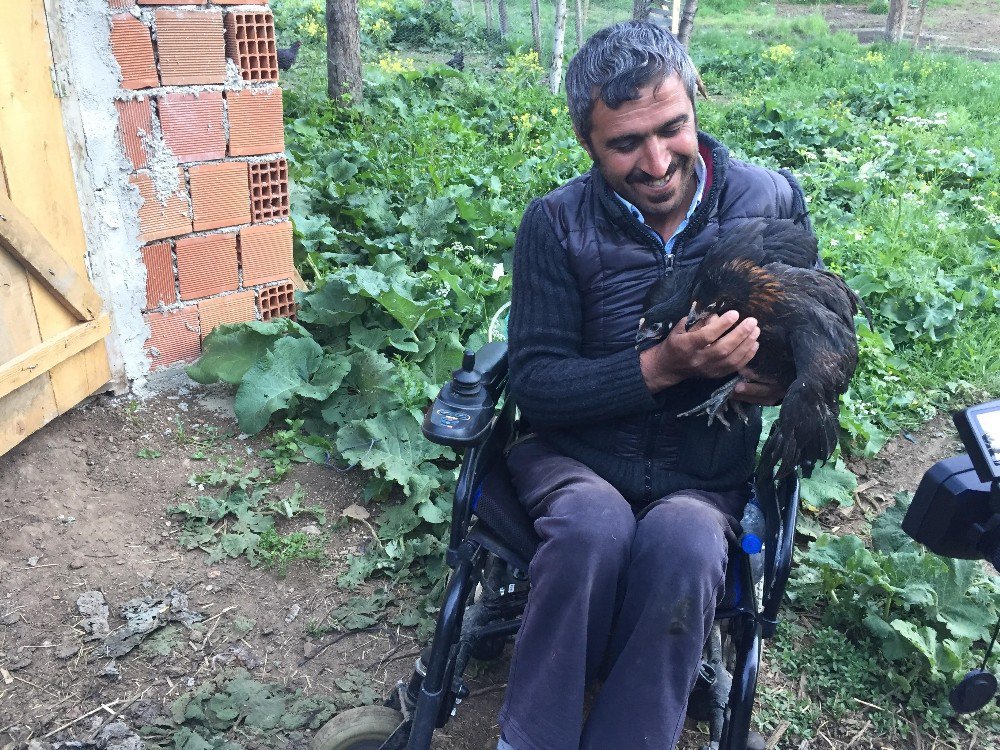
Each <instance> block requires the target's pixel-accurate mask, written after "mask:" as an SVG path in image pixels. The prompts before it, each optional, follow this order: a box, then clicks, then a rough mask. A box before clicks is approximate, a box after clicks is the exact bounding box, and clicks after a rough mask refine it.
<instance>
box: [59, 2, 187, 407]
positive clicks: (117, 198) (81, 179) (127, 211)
mask: <svg viewBox="0 0 1000 750" xmlns="http://www.w3.org/2000/svg"><path fill="white" fill-rule="evenodd" d="M46 15H47V17H48V23H49V35H50V37H51V39H52V47H53V55H54V57H55V63H56V68H57V70H58V71H59V73H60V76H62V77H63V78H64V79H65V80H66V81H67V82H68V87H67V92H66V95H65V96H64V97H63V98H62V105H63V106H62V109H63V119H64V122H65V126H66V133H67V139H68V141H69V145H70V152H71V154H72V157H73V169H74V174H75V176H76V183H77V193H78V195H79V200H80V212H81V215H82V218H83V227H84V232H85V235H86V240H87V257H86V262H87V267H88V269H89V271H90V278H91V281H92V282H93V284H94V286H95V288H96V289H97V291H98V293H99V294H100V295H101V297H102V298H103V299H104V303H105V309H106V310H107V311H108V312H110V314H111V320H112V331H111V335H110V336H108V338H107V340H106V341H107V348H108V357H109V360H110V363H111V372H112V377H113V378H114V385H115V388H116V390H119V391H120V390H124V389H126V388H128V383H129V381H132V382H133V384H136V385H141V384H142V383H143V382H144V381H145V377H146V374H147V373H148V371H149V361H148V359H147V357H146V354H145V352H144V350H143V347H144V344H145V342H146V340H147V339H148V338H149V327H148V326H147V325H146V323H145V321H144V320H143V317H142V308H143V307H144V305H145V299H146V267H145V265H144V264H143V262H142V254H141V252H140V251H139V246H140V244H141V243H140V242H139V208H140V206H141V205H142V199H141V198H140V197H139V192H138V190H137V189H135V188H133V187H132V186H131V185H130V184H129V180H128V177H129V174H130V172H131V165H130V163H129V161H128V159H127V158H126V156H125V153H124V150H123V149H122V146H121V143H120V140H119V138H118V134H117V128H116V125H117V123H118V112H117V110H116V109H115V104H114V102H115V98H116V97H117V96H119V94H120V89H119V85H118V81H119V67H118V63H117V61H116V60H115V58H114V55H113V54H112V52H111V45H110V28H111V15H112V11H111V9H110V8H109V7H108V4H107V2H106V0H46ZM174 180H175V181H176V175H175V177H174ZM157 192H158V193H160V186H159V185H158V190H157Z"/></svg>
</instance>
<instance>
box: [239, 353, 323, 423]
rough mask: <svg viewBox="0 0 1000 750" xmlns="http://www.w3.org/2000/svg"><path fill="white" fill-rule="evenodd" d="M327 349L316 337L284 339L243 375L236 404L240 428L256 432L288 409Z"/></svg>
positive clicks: (317, 366)
mask: <svg viewBox="0 0 1000 750" xmlns="http://www.w3.org/2000/svg"><path fill="white" fill-rule="evenodd" d="M322 357H323V349H322V348H321V347H320V345H319V344H317V343H316V342H315V341H314V340H313V339H312V338H301V339H293V338H286V339H280V340H279V341H278V342H277V343H275V345H274V347H273V348H272V349H271V351H269V352H267V353H266V354H265V355H264V357H262V358H261V359H260V360H258V361H257V362H256V363H255V364H254V366H253V367H251V368H250V369H249V370H248V371H247V373H246V375H244V376H243V383H242V384H241V385H240V388H239V390H238V391H237V392H236V399H235V402H234V404H233V406H234V407H235V410H236V418H237V420H238V421H239V424H240V429H241V430H243V432H245V433H247V434H248V435H256V434H257V433H258V432H260V431H261V430H263V429H264V427H266V426H267V423H268V422H269V421H270V419H271V415H272V414H274V412H276V411H278V410H279V409H286V408H288V407H289V405H291V403H292V401H293V399H295V397H296V396H297V395H298V393H299V391H300V390H301V389H302V387H303V386H306V385H307V384H308V383H309V378H310V377H311V376H312V375H313V373H315V372H316V370H317V369H318V368H319V366H320V362H321V359H322Z"/></svg>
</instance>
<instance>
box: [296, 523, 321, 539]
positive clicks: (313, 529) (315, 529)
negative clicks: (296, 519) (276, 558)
mask: <svg viewBox="0 0 1000 750" xmlns="http://www.w3.org/2000/svg"><path fill="white" fill-rule="evenodd" d="M299 531H301V532H302V533H303V534H308V535H309V536H319V535H320V534H322V533H323V532H322V531H320V528H319V526H317V525H316V524H314V523H311V524H309V525H308V526H303V527H302V528H301V529H299Z"/></svg>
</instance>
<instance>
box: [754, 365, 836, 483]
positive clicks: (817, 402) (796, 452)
mask: <svg viewBox="0 0 1000 750" xmlns="http://www.w3.org/2000/svg"><path fill="white" fill-rule="evenodd" d="M839 429H840V410H839V407H838V405H837V401H836V398H835V397H834V399H833V401H832V406H831V403H830V402H828V401H826V400H824V398H823V396H822V394H821V393H819V392H817V391H816V390H814V389H810V388H809V387H808V386H807V385H806V384H805V383H804V382H803V381H801V380H797V381H796V382H795V383H793V384H792V387H791V388H790V389H789V391H788V395H786V396H785V400H784V402H783V403H782V405H781V411H780V412H779V413H778V418H777V419H776V420H774V423H773V424H772V425H771V431H770V432H769V433H768V435H767V440H766V441H765V442H764V447H763V449H762V450H761V455H760V463H759V464H758V474H760V475H763V476H768V475H770V474H774V477H775V479H781V478H782V477H786V476H788V475H790V474H792V473H793V472H794V471H795V469H796V467H799V466H801V467H802V468H803V472H804V473H805V475H806V476H809V475H810V474H811V473H812V469H813V467H814V466H815V465H816V464H817V463H822V462H825V461H826V460H827V459H829V458H830V456H831V455H832V454H833V451H834V450H835V449H836V447H837V435H838V432H839Z"/></svg>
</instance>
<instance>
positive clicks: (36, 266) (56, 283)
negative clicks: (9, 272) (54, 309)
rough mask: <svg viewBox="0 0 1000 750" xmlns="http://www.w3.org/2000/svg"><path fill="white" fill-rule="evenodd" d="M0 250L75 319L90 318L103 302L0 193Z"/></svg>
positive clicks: (99, 309) (92, 317)
mask: <svg viewBox="0 0 1000 750" xmlns="http://www.w3.org/2000/svg"><path fill="white" fill-rule="evenodd" d="M0 250H6V251H7V252H8V253H10V254H11V255H13V256H14V257H15V258H17V259H18V260H19V261H21V265H23V266H24V270H26V271H27V272H28V273H30V274H31V275H32V276H33V277H34V278H36V279H37V280H38V281H39V282H40V283H41V285H42V286H44V287H45V289H46V291H48V292H49V293H50V294H51V295H53V296H54V297H55V298H56V299H57V300H58V301H59V302H60V303H62V305H63V307H65V308H66V309H67V310H68V311H69V312H71V313H73V315H74V316H76V319H77V320H93V319H94V318H96V317H97V315H98V313H100V312H101V308H102V307H103V305H104V303H103V301H102V300H101V298H100V296H99V295H98V294H97V292H96V291H94V287H93V286H92V285H91V284H90V282H89V281H87V280H86V279H85V278H81V276H80V275H79V274H78V273H77V272H76V271H74V270H73V269H72V267H70V265H69V263H67V262H66V261H65V260H63V259H62V258H60V257H59V255H58V253H56V251H55V248H53V247H52V245H50V244H49V241H48V240H47V239H45V237H43V236H42V234H41V233H40V232H39V231H38V230H37V229H35V228H34V227H33V226H32V225H31V222H30V221H28V219H27V218H26V217H25V216H24V214H22V213H21V212H20V211H19V210H18V209H17V206H15V205H14V204H13V203H12V202H11V201H10V199H8V198H5V197H3V196H2V195H0Z"/></svg>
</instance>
